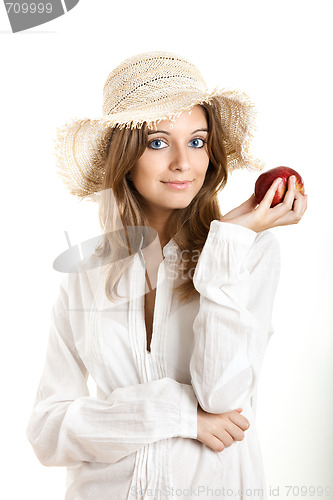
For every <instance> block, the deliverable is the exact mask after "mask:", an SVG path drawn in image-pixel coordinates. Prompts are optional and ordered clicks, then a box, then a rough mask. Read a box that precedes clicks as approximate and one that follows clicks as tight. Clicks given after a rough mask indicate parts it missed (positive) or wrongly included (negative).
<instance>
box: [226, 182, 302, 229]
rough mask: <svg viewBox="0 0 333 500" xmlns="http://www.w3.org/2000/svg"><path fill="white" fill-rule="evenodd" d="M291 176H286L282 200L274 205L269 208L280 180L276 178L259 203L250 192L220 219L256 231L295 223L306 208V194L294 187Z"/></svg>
mask: <svg viewBox="0 0 333 500" xmlns="http://www.w3.org/2000/svg"><path fill="white" fill-rule="evenodd" d="M293 177H294V176H290V177H289V178H288V190H287V192H286V194H285V196H284V198H283V201H282V202H281V203H279V204H278V205H276V206H275V207H273V208H271V203H272V201H273V198H274V194H275V191H276V189H277V187H278V185H279V182H280V181H279V180H278V179H275V180H274V182H272V184H271V186H270V188H269V189H268V190H267V192H266V194H265V196H264V198H263V199H262V201H261V202H260V203H259V204H258V203H257V202H256V201H255V196H254V194H252V196H251V197H250V198H249V199H248V200H246V201H245V202H244V203H242V205H240V206H239V207H237V208H234V209H233V210H231V211H230V212H228V213H227V214H226V215H224V216H223V217H222V219H220V220H221V221H222V222H231V223H233V224H239V225H241V226H244V227H248V228H249V229H252V230H253V231H256V232H257V233H258V232H260V231H265V230H266V229H269V228H272V227H276V226H288V225H290V224H297V223H298V222H299V221H300V220H301V218H302V217H303V215H304V212H305V210H306V209H307V200H308V196H307V195H306V194H305V195H302V194H301V193H300V192H299V191H298V189H296V187H295V181H294V180H293Z"/></svg>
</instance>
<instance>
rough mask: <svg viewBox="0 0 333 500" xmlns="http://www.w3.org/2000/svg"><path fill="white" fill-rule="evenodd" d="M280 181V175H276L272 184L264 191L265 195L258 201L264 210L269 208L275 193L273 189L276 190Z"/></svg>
mask: <svg viewBox="0 0 333 500" xmlns="http://www.w3.org/2000/svg"><path fill="white" fill-rule="evenodd" d="M280 182H281V177H278V178H277V179H275V180H274V181H273V182H272V184H271V185H270V187H269V189H268V190H267V191H266V194H265V196H264V197H263V199H262V200H261V202H260V203H259V206H260V207H261V208H262V209H263V210H264V211H266V210H268V209H269V208H270V206H271V204H272V201H273V198H274V195H275V191H276V190H277V188H278V186H279V184H280Z"/></svg>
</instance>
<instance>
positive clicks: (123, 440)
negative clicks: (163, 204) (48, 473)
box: [27, 220, 280, 500]
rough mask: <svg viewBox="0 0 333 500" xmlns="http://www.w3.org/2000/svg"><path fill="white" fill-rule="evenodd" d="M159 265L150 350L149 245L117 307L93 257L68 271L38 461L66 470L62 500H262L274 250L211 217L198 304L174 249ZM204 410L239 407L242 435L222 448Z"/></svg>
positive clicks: (38, 419) (54, 319) (126, 279)
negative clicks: (264, 370) (183, 285)
mask: <svg viewBox="0 0 333 500" xmlns="http://www.w3.org/2000/svg"><path fill="white" fill-rule="evenodd" d="M163 256H164V260H162V262H161V263H160V265H159V268H158V276H157V287H156V299H155V310H154V318H153V335H152V341H151V346H150V347H151V351H150V352H149V351H148V350H147V339H146V328H145V318H144V294H145V292H146V279H145V265H144V259H143V255H142V251H141V249H140V250H139V251H138V252H137V253H136V254H135V255H133V256H132V257H131V259H132V262H131V266H130V267H129V268H128V269H127V270H126V271H125V272H124V274H123V275H122V278H121V280H120V283H119V287H118V292H119V293H120V294H121V295H124V296H126V294H127V296H128V298H127V299H126V298H123V299H118V300H117V301H116V302H115V303H112V302H110V301H109V300H108V299H107V297H106V295H105V292H104V285H105V278H104V274H103V277H102V275H101V274H100V273H101V272H102V269H103V268H102V267H101V265H100V262H98V258H97V257H96V256H94V255H92V256H91V257H90V259H92V264H93V266H91V265H90V266H87V268H89V267H90V269H87V270H86V271H85V272H80V273H67V274H65V277H64V278H63V280H62V284H61V286H60V291H59V295H58V297H57V300H56V301H55V304H54V306H53V308H52V316H51V329H50V334H49V343H48V350H47V356H46V363H45V368H44V372H43V375H42V378H41V381H40V386H39V389H38V393H37V397H36V401H35V405H34V408H33V412H32V415H31V417H30V420H29V425H28V429H27V436H28V439H29V441H30V443H31V444H32V446H33V448H34V450H35V453H36V455H37V457H38V459H39V460H40V461H41V463H42V464H44V465H56V466H67V468H68V469H67V491H66V496H65V500H88V499H89V500H90V499H94V500H113V499H115V500H118V499H119V500H125V499H130V500H143V499H146V498H153V499H154V500H158V499H164V498H177V499H188V498H201V499H206V498H207V499H208V498H212V497H213V498H219V497H221V498H224V497H232V498H235V499H237V500H243V499H251V500H253V499H254V498H255V499H265V498H266V483H265V478H264V469H263V463H262V457H261V450H260V444H259V439H258V435H257V430H256V423H255V413H256V393H257V385H258V377H259V372H260V368H261V365H262V361H263V357H264V352H265V348H266V346H267V343H268V340H269V338H270V335H271V334H272V332H273V328H272V324H271V317H272V308H273V301H274V296H275V292H276V289H277V284H278V280H279V274H280V248H279V243H278V240H277V238H276V237H275V236H274V235H273V234H272V233H271V232H270V231H268V230H266V231H263V232H260V233H256V232H255V231H252V230H251V229H248V228H246V227H243V226H240V225H236V224H232V223H227V222H221V221H218V220H214V221H212V222H211V225H210V230H209V233H208V237H207V240H206V242H205V245H204V247H203V249H202V252H201V254H200V257H199V259H198V262H197V266H196V269H195V273H194V276H193V282H194V286H195V288H196V289H197V290H198V292H199V294H200V295H198V296H196V297H194V298H193V299H192V300H191V301H189V302H186V303H180V302H179V301H178V300H177V299H176V296H174V295H173V294H172V289H173V287H174V286H177V285H178V284H179V283H180V282H181V281H180V280H181V276H180V275H178V276H177V269H178V266H179V262H180V249H179V247H178V245H177V244H176V243H175V241H174V240H173V239H171V240H170V241H169V243H168V244H167V245H166V246H165V247H164V248H163ZM94 259H95V260H96V265H95V266H94V262H93V261H94ZM92 267H93V268H92ZM88 375H90V377H91V378H92V380H93V381H94V382H95V384H96V390H97V392H96V397H95V396H92V395H90V394H89V390H88V386H87V378H88ZM198 402H199V404H200V406H201V407H202V408H203V409H204V410H205V411H207V412H211V413H223V412H227V411H231V410H234V409H236V408H239V407H241V408H243V412H242V414H243V415H244V416H246V417H247V419H248V420H249V421H250V424H251V425H250V427H249V429H248V430H246V431H245V438H244V439H243V440H242V441H235V442H234V443H233V444H232V445H231V446H229V447H227V448H225V449H224V450H223V451H222V452H215V451H213V450H212V449H211V448H209V447H208V446H206V445H205V444H203V443H201V442H200V441H198V440H197V439H196V437H197V405H198Z"/></svg>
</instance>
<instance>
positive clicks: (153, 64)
mask: <svg viewBox="0 0 333 500" xmlns="http://www.w3.org/2000/svg"><path fill="white" fill-rule="evenodd" d="M212 98H216V99H217V100H218V101H219V102H220V104H221V114H222V123H223V124H224V127H223V128H224V137H223V141H224V144H225V147H226V152H227V167H228V170H229V171H232V170H234V169H237V168H247V169H249V170H261V169H262V168H263V164H262V163H261V162H259V161H258V160H256V159H254V158H252V157H251V155H250V153H249V142H250V140H251V138H252V136H253V132H254V130H255V126H254V119H255V110H254V105H253V104H252V103H251V102H250V101H249V99H248V97H247V96H246V94H244V93H243V92H240V91H238V90H218V89H214V90H212V91H211V92H210V91H209V90H208V89H207V87H206V83H205V81H204V79H203V77H202V76H201V74H200V72H199V70H198V69H197V68H196V67H195V66H194V65H193V64H192V63H191V62H190V61H188V60H186V59H184V58H183V57H181V56H179V55H177V54H173V53H169V52H148V53H144V54H139V55H137V56H134V57H131V58H129V59H126V60H125V61H124V62H122V63H121V64H120V65H119V66H117V67H116V68H115V69H114V70H113V71H112V72H111V73H110V74H109V76H108V78H107V80H106V83H105V85H104V90H103V116H101V117H98V118H92V119H91V118H85V119H80V120H78V119H74V120H72V121H71V122H70V123H68V124H66V125H65V126H64V127H63V128H60V129H58V131H57V139H56V154H57V173H58V175H59V176H60V177H61V178H62V180H63V181H64V183H65V185H66V187H67V188H68V189H69V191H70V192H71V194H73V195H76V196H78V197H80V198H85V197H89V196H90V195H92V194H93V193H97V192H99V191H101V189H102V182H103V176H104V173H105V170H104V168H105V159H106V155H107V149H108V145H109V141H110V137H111V133H112V130H113V128H114V127H119V128H124V127H126V128H135V127H137V128H140V127H142V124H143V123H144V122H147V124H148V126H149V127H155V126H156V123H157V122H158V121H159V120H165V119H168V120H172V119H174V118H175V117H177V116H178V115H180V114H181V113H182V112H183V111H186V110H189V109H190V108H191V107H192V106H194V105H196V104H201V103H204V102H207V103H209V102H210V101H211V99H212ZM92 199H94V198H93V197H92Z"/></svg>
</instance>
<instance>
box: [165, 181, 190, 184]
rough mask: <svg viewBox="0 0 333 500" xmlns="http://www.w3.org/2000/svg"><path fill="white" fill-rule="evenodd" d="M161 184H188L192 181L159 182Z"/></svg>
mask: <svg viewBox="0 0 333 500" xmlns="http://www.w3.org/2000/svg"><path fill="white" fill-rule="evenodd" d="M161 182H163V184H189V183H190V182H192V181H161Z"/></svg>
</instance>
